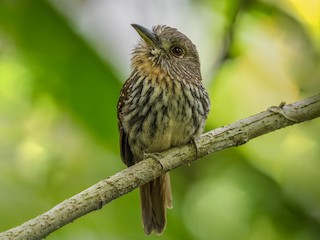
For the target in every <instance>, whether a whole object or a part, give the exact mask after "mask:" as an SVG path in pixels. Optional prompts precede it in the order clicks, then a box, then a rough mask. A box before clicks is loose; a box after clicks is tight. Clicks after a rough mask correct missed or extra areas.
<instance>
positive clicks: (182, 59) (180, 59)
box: [131, 24, 201, 81]
mask: <svg viewBox="0 0 320 240" xmlns="http://www.w3.org/2000/svg"><path fill="white" fill-rule="evenodd" d="M132 26H133V27H134V29H135V30H136V31H137V32H138V34H139V35H140V36H141V38H142V41H140V42H139V44H138V45H137V46H136V47H135V48H134V50H133V56H132V59H131V63H132V68H133V70H134V71H138V72H140V73H143V74H146V75H150V74H154V73H156V74H166V75H168V76H169V77H170V78H172V79H177V80H183V81H201V74H200V62H199V56H198V52H197V49H196V47H195V45H194V44H193V43H192V42H191V41H190V39H189V38H187V37H186V36H185V35H184V34H182V33H181V32H179V31H178V30H177V29H175V28H171V27H168V26H165V25H157V26H154V27H153V28H152V31H151V30H149V29H147V28H145V27H143V26H140V25H138V24H132Z"/></svg>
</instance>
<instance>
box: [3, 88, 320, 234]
mask: <svg viewBox="0 0 320 240" xmlns="http://www.w3.org/2000/svg"><path fill="white" fill-rule="evenodd" d="M319 116H320V94H318V95H316V96H313V97H310V98H307V99H304V100H301V101H298V102H295V103H292V104H288V105H285V104H284V103H282V104H280V106H278V107H270V108H269V109H267V110H266V111H264V112H261V113H258V114H256V115H254V116H251V117H249V118H246V119H242V120H240V121H237V122H234V123H232V124H229V125H227V126H224V127H220V128H217V129H215V130H212V131H210V132H207V133H205V134H203V135H201V136H200V137H199V138H198V139H197V140H196V142H195V144H187V145H184V146H181V147H176V148H172V149H169V150H167V151H165V152H162V153H156V154H150V155H149V156H148V158H147V159H146V160H144V161H141V162H139V163H137V164H135V165H133V166H132V167H129V168H127V169H125V170H123V171H121V172H118V173H116V174H115V175H113V176H111V177H109V178H107V179H105V180H102V181H100V182H98V183H97V184H95V185H93V186H91V187H90V188H87V189H86V190H84V191H82V192H80V193H79V194H77V195H75V196H73V197H71V198H69V199H66V200H64V201H63V202H61V203H59V204H58V205H56V206H55V207H54V208H52V209H51V210H49V211H47V212H45V213H43V214H41V215H39V216H37V217H35V218H33V219H31V220H29V221H27V222H25V223H23V224H22V225H20V226H18V227H15V228H12V229H9V230H7V231H5V232H2V233H0V239H15V240H16V239H41V238H44V237H46V236H48V235H49V234H50V233H52V232H53V231H55V230H57V229H59V228H60V227H62V226H64V225H66V224H68V223H70V222H73V221H74V220H76V219H77V218H79V217H81V216H84V215H85V214H87V213H89V212H92V211H94V210H98V209H101V208H102V206H103V205H105V204H107V203H109V202H111V201H112V200H114V199H116V198H118V197H120V196H122V195H124V194H126V193H128V192H130V191H132V190H133V189H135V188H137V187H139V186H141V185H143V184H145V183H147V182H149V181H151V180H153V179H155V178H157V177H159V176H160V175H161V174H163V173H165V172H167V171H170V170H172V169H174V168H177V167H179V166H182V165H184V164H188V163H191V162H192V161H194V160H197V159H199V158H201V157H203V156H206V155H208V154H211V153H214V152H218V151H221V150H224V149H227V148H230V147H235V146H239V145H242V144H244V143H246V142H248V141H249V140H251V139H253V138H256V137H258V136H260V135H263V134H266V133H269V132H271V131H275V130H277V129H281V128H284V127H286V126H289V125H293V124H296V123H300V122H304V121H308V120H311V119H314V118H317V117H319Z"/></svg>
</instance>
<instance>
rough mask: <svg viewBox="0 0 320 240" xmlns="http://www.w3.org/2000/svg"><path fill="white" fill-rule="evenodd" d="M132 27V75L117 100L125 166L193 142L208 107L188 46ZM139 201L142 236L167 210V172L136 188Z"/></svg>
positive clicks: (176, 35) (165, 31) (166, 34)
mask: <svg viewBox="0 0 320 240" xmlns="http://www.w3.org/2000/svg"><path fill="white" fill-rule="evenodd" d="M133 27H134V28H135V29H136V31H137V32H138V33H139V34H140V36H141V37H142V41H140V42H139V44H138V45H137V46H136V47H135V49H134V50H133V56H132V59H131V65H132V72H131V75H130V77H129V78H128V80H127V81H126V82H125V84H124V86H123V87H122V89H121V93H120V98H119V102H118V120H119V131H120V151H121V158H122V160H123V162H124V163H125V164H126V165H127V166H131V165H133V164H135V163H136V162H139V161H141V160H143V159H144V156H145V153H153V152H161V151H164V150H166V149H169V148H171V147H175V146H180V145H183V144H186V143H188V142H190V141H192V140H194V139H195V138H196V137H198V136H199V135H200V134H201V133H202V131H203V128H204V124H205V121H206V118H207V116H208V112H209V108H210V101H209V97H208V94H207V92H206V90H205V89H204V87H203V85H202V82H201V73H200V63H199V57H198V53H197V50H196V48H195V46H194V45H193V44H192V42H191V41H190V40H189V39H188V38H187V37H186V36H185V35H184V34H182V33H180V32H178V31H177V30H176V29H174V28H171V27H168V26H161V25H159V26H155V27H153V29H152V31H150V30H148V29H146V28H144V27H142V26H140V25H136V24H133ZM140 198H141V208H142V219H143V226H144V231H145V233H146V234H150V233H152V232H153V231H155V232H156V233H158V234H160V233H162V232H163V230H164V228H165V225H166V208H171V207H172V196H171V186H170V178H169V174H168V173H167V174H165V175H163V176H161V177H159V178H158V179H156V180H154V181H151V182H150V183H147V184H145V185H144V186H142V187H141V188H140Z"/></svg>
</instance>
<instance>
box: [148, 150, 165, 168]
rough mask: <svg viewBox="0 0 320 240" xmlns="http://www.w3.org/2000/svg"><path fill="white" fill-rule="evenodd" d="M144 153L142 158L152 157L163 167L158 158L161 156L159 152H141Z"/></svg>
mask: <svg viewBox="0 0 320 240" xmlns="http://www.w3.org/2000/svg"><path fill="white" fill-rule="evenodd" d="M143 155H144V159H147V158H152V159H154V160H155V161H156V162H157V163H159V165H160V166H161V168H162V169H163V165H162V163H161V161H160V160H159V158H161V156H162V155H161V153H158V152H154V153H146V152H145V153H143Z"/></svg>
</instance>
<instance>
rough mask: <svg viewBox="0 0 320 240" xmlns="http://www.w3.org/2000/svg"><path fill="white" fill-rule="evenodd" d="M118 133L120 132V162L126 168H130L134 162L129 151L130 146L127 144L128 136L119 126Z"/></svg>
mask: <svg viewBox="0 0 320 240" xmlns="http://www.w3.org/2000/svg"><path fill="white" fill-rule="evenodd" d="M119 125H120V123H119ZM119 132H120V155H121V159H122V162H124V164H126V165H127V166H128V167H130V166H132V165H133V164H134V163H135V162H134V157H133V154H132V152H131V149H130V145H129V142H128V136H127V134H126V133H125V131H124V130H123V128H122V127H121V126H119Z"/></svg>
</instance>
